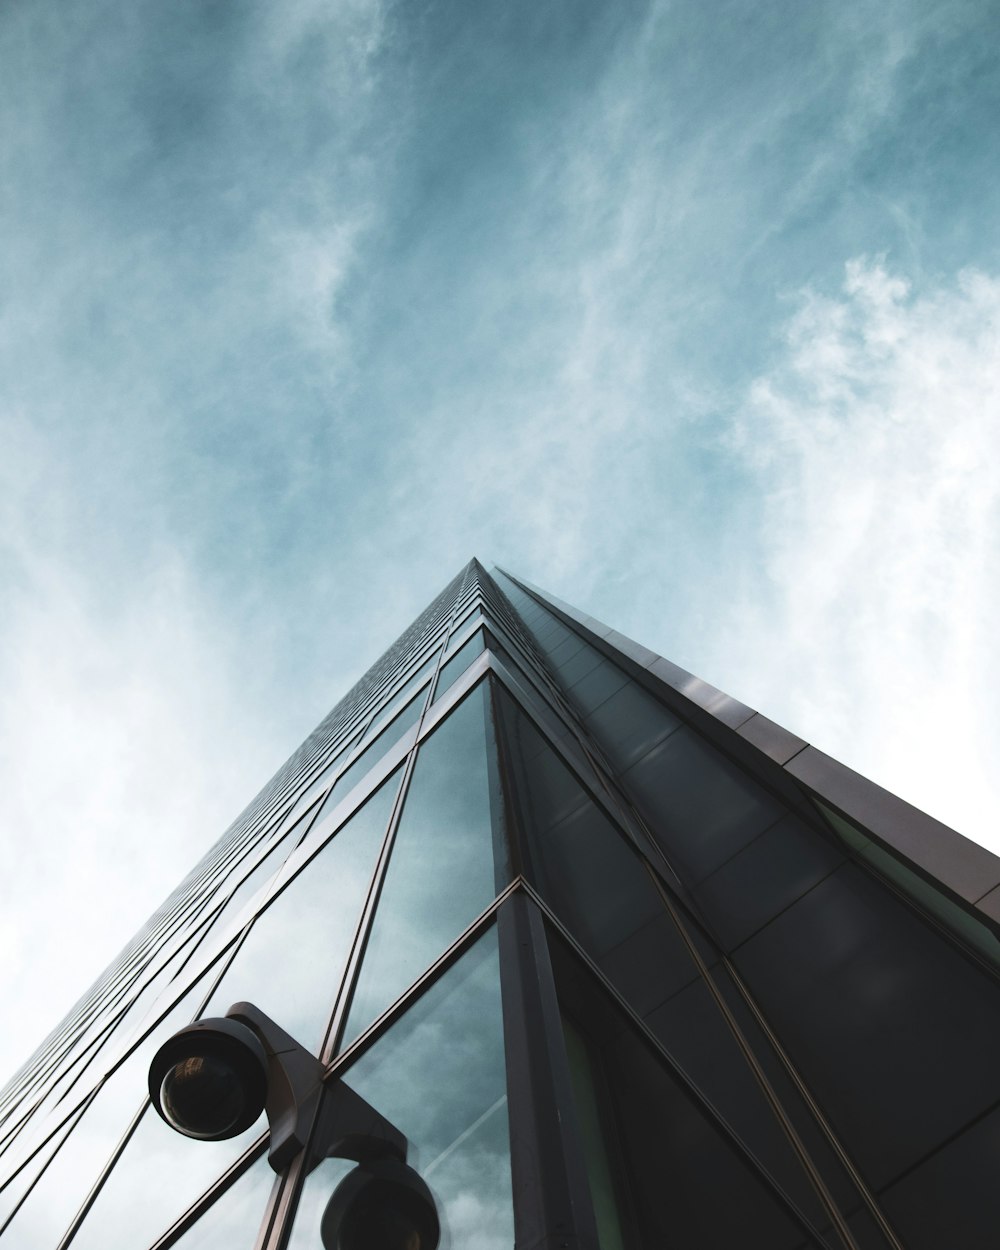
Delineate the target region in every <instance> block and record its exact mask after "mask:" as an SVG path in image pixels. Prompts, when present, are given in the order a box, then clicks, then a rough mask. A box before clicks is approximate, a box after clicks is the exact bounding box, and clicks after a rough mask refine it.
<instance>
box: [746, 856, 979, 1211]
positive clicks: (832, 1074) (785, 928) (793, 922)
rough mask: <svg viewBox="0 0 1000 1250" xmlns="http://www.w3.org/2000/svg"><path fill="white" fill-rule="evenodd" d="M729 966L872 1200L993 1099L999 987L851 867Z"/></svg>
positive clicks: (772, 926) (764, 931) (835, 875)
mask: <svg viewBox="0 0 1000 1250" xmlns="http://www.w3.org/2000/svg"><path fill="white" fill-rule="evenodd" d="M733 959H734V962H735V964H736V967H737V968H738V970H739V971H740V973H741V974H742V976H743V977H744V978H745V980H746V981H747V983H748V984H749V986H750V989H751V991H752V992H753V993H754V995H755V996H756V998H757V1000H758V1002H759V1003H760V1004H761V1005H762V1007H763V1010H764V1012H765V1015H766V1016H767V1018H768V1020H769V1021H770V1023H771V1026H772V1027H773V1028H774V1029H775V1030H776V1031H777V1032H778V1035H779V1036H780V1037H781V1039H782V1042H783V1043H784V1045H785V1047H786V1049H787V1050H788V1051H789V1053H790V1054H791V1056H792V1059H793V1060H794V1061H795V1063H796V1064H797V1065H798V1067H799V1070H800V1071H801V1072H802V1074H803V1076H804V1077H805V1079H806V1081H807V1083H808V1084H809V1086H810V1088H811V1089H812V1091H813V1093H814V1095H815V1096H816V1098H817V1099H818V1100H819V1102H820V1104H821V1105H822V1106H823V1107H824V1109H825V1111H826V1114H827V1115H828V1116H829V1118H830V1120H831V1121H832V1123H833V1125H834V1127H835V1128H836V1129H837V1131H838V1133H839V1134H840V1136H841V1139H842V1140H843V1141H844V1143H845V1145H846V1146H847V1148H848V1150H849V1151H850V1153H851V1154H852V1155H853V1157H854V1159H855V1160H856V1162H857V1163H858V1165H859V1166H860V1167H861V1169H862V1171H863V1173H864V1174H865V1176H866V1177H867V1179H868V1181H869V1183H870V1184H871V1185H873V1186H874V1187H875V1188H881V1187H882V1186H883V1185H885V1184H886V1183H887V1182H891V1181H892V1180H893V1179H894V1178H895V1177H897V1176H898V1175H900V1173H901V1172H902V1171H904V1170H905V1169H907V1168H909V1167H911V1166H913V1165H915V1164H916V1162H917V1161H918V1160H919V1159H921V1158H922V1157H924V1156H925V1155H926V1154H928V1153H929V1152H931V1151H933V1150H936V1149H938V1148H939V1147H940V1146H941V1144H942V1143H943V1142H944V1141H946V1140H947V1139H948V1138H950V1137H951V1136H952V1135H953V1134H955V1133H957V1132H960V1131H961V1130H962V1129H964V1127H965V1126H966V1125H968V1124H970V1123H972V1122H973V1121H975V1119H976V1118H977V1117H979V1116H980V1115H982V1114H983V1113H984V1112H985V1111H987V1110H988V1109H990V1108H992V1107H993V1106H994V1105H995V1104H996V1103H997V1101H998V1100H1000V1065H998V1064H997V1054H998V1053H1000V996H998V995H997V987H996V982H995V981H994V980H993V978H992V977H990V976H989V975H988V974H987V973H986V972H985V971H983V970H982V968H981V967H980V965H979V964H977V963H975V962H974V961H973V960H972V959H971V958H970V957H968V956H966V955H965V954H964V953H963V952H961V951H960V950H959V949H958V948H957V947H954V946H952V945H951V944H950V943H948V942H947V941H946V940H943V939H942V937H941V935H940V934H939V932H938V931H937V930H936V929H934V928H933V927H932V926H931V925H930V924H929V922H926V921H924V920H922V919H921V918H920V917H919V916H917V915H916V914H914V913H913V912H912V911H911V910H910V909H909V908H908V907H907V906H906V905H905V904H904V903H903V902H902V901H900V900H899V899H898V898H896V897H895V896H894V895H893V894H891V893H890V892H889V891H888V890H887V889H886V887H885V886H883V885H882V884H881V883H880V882H878V881H875V880H872V879H871V878H870V877H869V876H868V874H867V873H866V872H865V871H864V870H863V869H861V868H859V867H857V866H856V865H854V864H851V863H848V864H845V865H844V866H843V867H841V868H840V869H838V870H837V871H836V872H835V873H833V874H832V875H831V876H829V877H826V878H825V879H824V880H823V881H821V882H820V883H819V884H818V885H817V886H815V887H814V888H813V889H812V890H810V891H808V893H806V894H805V895H804V896H803V897H802V898H800V899H799V900H798V901H797V902H796V903H795V904H794V905H793V906H791V907H789V908H788V909H787V910H786V911H784V912H782V913H781V915H780V916H778V917H777V918H776V919H775V920H773V921H772V922H771V923H770V924H769V925H767V926H766V927H765V928H764V929H762V930H761V931H760V932H759V933H757V934H756V935H755V936H754V937H752V938H751V939H750V940H749V941H747V942H745V943H744V944H743V945H742V946H741V947H739V948H738V950H737V951H736V952H735V953H734V956H733Z"/></svg>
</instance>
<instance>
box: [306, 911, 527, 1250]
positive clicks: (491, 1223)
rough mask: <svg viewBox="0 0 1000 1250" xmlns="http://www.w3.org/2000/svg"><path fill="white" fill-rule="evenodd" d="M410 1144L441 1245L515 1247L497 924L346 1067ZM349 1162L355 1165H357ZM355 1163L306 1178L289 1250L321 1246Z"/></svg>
mask: <svg viewBox="0 0 1000 1250" xmlns="http://www.w3.org/2000/svg"><path fill="white" fill-rule="evenodd" d="M344 1079H345V1080H346V1082H347V1084H348V1085H350V1086H351V1088H352V1089H354V1090H356V1091H357V1092H358V1093H359V1094H360V1095H361V1096H362V1098H365V1099H367V1100H368V1102H370V1103H371V1104H372V1106H373V1107H375V1108H376V1109H377V1110H378V1111H380V1112H381V1113H382V1115H384V1116H386V1117H387V1118H388V1119H389V1120H391V1121H392V1123H393V1124H395V1125H396V1127H397V1128H398V1129H400V1131H401V1132H403V1133H405V1135H406V1137H407V1140H408V1142H409V1146H410V1149H409V1155H408V1159H407V1161H408V1162H409V1163H410V1165H411V1166H412V1167H414V1168H416V1169H417V1171H418V1172H419V1173H420V1175H421V1176H422V1177H423V1178H424V1180H425V1181H426V1182H427V1184H428V1185H429V1186H430V1188H431V1191H432V1193H433V1194H434V1198H435V1201H436V1203H437V1207H438V1214H439V1216H440V1219H441V1228H442V1237H441V1245H442V1247H452V1248H453V1250H460V1248H461V1247H470V1248H471V1247H475V1250H510V1247H511V1246H512V1245H513V1244H514V1228H513V1211H512V1198H511V1181H510V1147H509V1133H508V1127H507V1096H506V1069H505V1062H504V1048H503V1020H502V1016H501V1009H500V977H499V962H498V958H497V941H496V932H495V930H493V929H491V930H490V931H489V932H488V933H486V934H485V935H484V936H483V937H482V938H481V939H480V940H479V942H477V943H476V945H475V946H474V947H473V948H472V949H471V950H470V951H468V952H467V953H466V954H465V955H464V956H463V957H462V958H461V959H460V960H459V961H458V963H456V964H455V965H454V967H453V968H451V969H449V971H448V972H447V973H445V975H444V976H443V977H441V979H440V980H439V981H437V982H436V983H435V984H434V985H433V986H432V987H431V988H430V989H429V990H428V991H427V993H426V994H424V995H423V996H422V997H421V998H420V999H418V1000H417V1002H416V1003H415V1004H414V1005H413V1006H412V1007H411V1008H410V1010H409V1011H407V1012H406V1014H405V1015H403V1016H401V1017H400V1019H399V1020H397V1021H396V1023H395V1024H394V1025H393V1026H392V1027H391V1028H390V1029H389V1030H388V1031H387V1032H386V1033H385V1034H384V1035H383V1036H382V1037H380V1038H379V1040H378V1041H377V1042H375V1044H374V1045H373V1046H372V1047H371V1048H370V1049H369V1050H368V1051H366V1052H365V1054H364V1055H362V1056H361V1058H360V1059H359V1060H358V1061H357V1062H356V1063H354V1064H352V1065H351V1067H350V1069H349V1070H348V1071H347V1072H346V1073H345V1076H344ZM349 1166H350V1165H348V1168H349ZM348 1168H345V1166H344V1164H343V1163H342V1161H331V1162H330V1163H329V1164H326V1165H323V1166H321V1167H319V1168H317V1169H316V1171H315V1172H313V1173H312V1175H311V1176H310V1177H309V1178H308V1179H307V1181H306V1184H305V1188H304V1190H303V1195H302V1201H301V1202H300V1204H299V1211H298V1214H297V1218H296V1223H295V1228H294V1231H293V1235H292V1239H291V1242H290V1245H289V1250H314V1248H315V1247H316V1246H317V1245H318V1244H319V1240H318V1233H319V1220H320V1218H321V1216H322V1212H323V1209H324V1207H325V1205H326V1202H327V1200H328V1198H329V1196H330V1194H331V1193H332V1191H333V1188H334V1186H335V1184H336V1182H337V1180H338V1179H339V1178H340V1176H342V1175H343V1174H344V1173H345V1172H346V1170H348Z"/></svg>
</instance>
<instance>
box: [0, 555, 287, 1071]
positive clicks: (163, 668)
mask: <svg viewBox="0 0 1000 1250" xmlns="http://www.w3.org/2000/svg"><path fill="white" fill-rule="evenodd" d="M26 567H27V568H29V569H30V572H28V573H26V574H25V578H26V582H27V585H26V586H25V587H24V593H23V594H21V595H11V596H10V597H9V601H8V609H7V616H6V620H5V626H4V654H5V657H6V659H5V660H4V661H2V662H0V677H2V681H3V689H4V698H3V702H2V705H0V837H2V840H3V845H4V857H5V873H4V879H5V886H4V889H3V925H2V928H0V943H2V952H3V958H2V959H0V994H2V997H3V1001H4V1002H5V1003H6V1004H7V1012H6V1019H7V1026H6V1027H5V1030H4V1037H3V1039H2V1042H0V1047H2V1053H0V1071H11V1070H13V1068H14V1067H15V1066H16V1065H17V1064H18V1063H20V1062H21V1061H23V1060H24V1059H25V1058H27V1056H28V1054H29V1053H30V1051H31V1050H32V1049H33V1047H34V1046H35V1045H37V1044H38V1042H39V1040H40V1036H41V1034H42V1033H43V1032H44V1030H45V1029H46V1028H48V1027H51V1026H53V1025H54V1024H55V1023H56V1022H57V1021H58V1019H59V1018H60V1017H61V1016H62V1015H63V1014H64V1013H65V1011H66V1010H67V1009H68V1008H69V1007H70V1005H71V1004H72V1003H73V1002H74V1001H75V999H76V998H78V997H79V995H80V994H81V993H82V992H83V991H84V990H85V989H86V988H87V986H88V985H89V984H90V983H91V982H92V981H93V979H94V977H95V976H96V975H97V974H98V973H99V972H100V970H101V968H102V967H103V966H104V965H105V964H107V963H109V962H110V960H111V959H112V958H113V957H114V956H115V955H116V954H117V953H118V951H119V950H120V949H121V947H122V946H124V944H125V943H126V941H128V939H129V938H130V937H131V936H132V934H133V933H134V932H135V931H136V930H137V929H138V928H139V927H140V925H142V924H143V923H144V921H145V920H146V918H147V917H148V916H149V914H150V913H151V912H152V911H153V909H154V908H155V907H156V906H157V905H158V904H159V902H160V901H161V900H162V898H163V897H164V896H165V895H166V894H167V892H168V891H169V890H170V889H172V888H173V886H174V885H175V884H176V883H177V882H178V881H179V880H180V878H181V877H182V876H183V875H184V874H185V873H186V872H187V871H188V869H189V868H190V867H191V865H192V864H193V863H194V862H195V861H196V860H197V859H199V858H200V857H201V855H202V854H203V853H204V852H205V851H206V849H207V848H208V847H209V846H210V845H211V843H212V842H213V841H214V840H215V838H216V837H218V835H219V834H220V833H221V832H222V830H223V829H224V828H225V827H226V826H227V825H228V824H229V823H230V821H231V820H232V818H233V817H234V816H235V815H236V813H237V812H238V811H239V810H240V809H241V808H242V807H243V806H244V804H245V803H246V802H247V801H248V800H249V799H250V797H251V796H252V795H253V793H254V792H255V791H256V790H257V789H259V787H260V784H261V782H262V780H263V779H266V777H267V776H268V774H269V772H270V771H273V768H274V766H275V764H276V763H277V762H279V760H280V757H281V752H282V750H283V748H284V747H285V746H286V745H287V743H282V742H280V741H278V740H276V738H277V733H280V730H281V728H282V726H281V723H280V721H279V722H278V726H277V733H276V731H275V726H274V722H273V721H271V720H269V718H268V717H267V716H266V715H265V714H264V709H263V707H262V706H261V704H260V702H259V700H258V696H257V693H256V692H255V690H254V683H253V682H252V681H250V682H248V681H247V680H246V678H245V675H244V674H243V672H241V659H240V655H239V653H238V647H237V648H235V649H234V647H233V644H232V640H228V645H227V640H226V639H224V638H223V637H221V636H220V633H219V631H218V630H217V629H215V628H213V626H212V621H211V613H210V610H209V608H208V605H207V604H205V603H203V602H202V601H201V600H200V597H199V595H198V594H196V593H195V591H194V590H193V589H192V587H191V585H190V584H189V581H188V578H187V575H186V573H185V570H184V569H183V567H182V566H180V565H179V564H178V563H177V562H172V561H170V560H169V559H165V560H164V562H163V563H162V564H161V565H160V566H159V567H156V568H153V569H151V570H150V571H149V572H147V573H146V574H145V575H144V576H142V577H141V578H140V579H137V583H136V584H135V585H133V586H132V587H130V588H129V589H127V590H122V591H121V593H120V598H119V600H118V602H117V604H116V605H115V606H114V607H113V608H110V609H109V606H108V605H107V604H106V603H102V604H97V603H95V602H94V600H93V596H92V595H88V593H87V591H86V590H85V588H84V585H83V583H82V581H81V579H80V578H79V577H78V576H76V575H75V574H74V572H73V570H72V569H71V568H67V567H66V566H65V565H61V564H58V563H55V562H52V561H49V560H47V559H46V557H45V556H44V555H42V554H41V553H39V552H36V553H35V554H34V558H33V560H32V562H31V564H30V566H26ZM234 650H235V653H234ZM246 725H250V726H253V727H254V728H253V729H252V731H251V730H245V729H243V730H242V731H241V727H242V726H246ZM39 969H44V970H45V972H44V978H39V975H38V973H39Z"/></svg>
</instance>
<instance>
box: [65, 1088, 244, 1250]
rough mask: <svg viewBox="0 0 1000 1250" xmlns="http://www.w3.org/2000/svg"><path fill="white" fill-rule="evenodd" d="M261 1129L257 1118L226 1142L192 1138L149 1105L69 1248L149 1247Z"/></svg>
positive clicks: (130, 1249) (127, 1249)
mask: <svg viewBox="0 0 1000 1250" xmlns="http://www.w3.org/2000/svg"><path fill="white" fill-rule="evenodd" d="M264 1128H266V1121H264V1119H263V1117H262V1118H261V1120H260V1122H259V1123H258V1124H256V1125H254V1126H253V1127H252V1128H249V1129H247V1131H246V1132H245V1133H241V1134H240V1136H239V1137H235V1138H233V1139H232V1140H230V1141H221V1142H207V1141H192V1140H191V1138H188V1137H182V1136H181V1135H180V1134H179V1133H175V1132H174V1130H173V1129H170V1128H168V1127H167V1126H166V1124H164V1122H163V1121H162V1120H161V1119H160V1117H159V1116H158V1115H157V1114H156V1112H155V1111H154V1110H153V1109H152V1107H148V1108H147V1110H146V1114H145V1115H144V1116H143V1117H142V1119H141V1121H140V1122H139V1127H138V1128H137V1129H136V1131H135V1133H134V1134H133V1136H132V1137H131V1138H130V1140H129V1143H128V1145H127V1146H126V1147H125V1149H124V1151H123V1152H122V1156H121V1158H120V1159H119V1160H118V1162H117V1163H116V1164H115V1167H114V1169H113V1170H112V1172H111V1174H110V1175H109V1177H108V1179H107V1181H106V1182H105V1184H104V1188H103V1189H102V1190H101V1192H100V1193H99V1194H98V1195H97V1200H96V1201H95V1203H94V1205H93V1207H91V1209H90V1212H89V1213H88V1215H87V1217H86V1218H85V1219H84V1221H83V1224H82V1225H81V1226H80V1231H79V1232H78V1233H77V1235H76V1237H75V1238H74V1240H73V1246H74V1247H76V1248H77V1250H136V1248H137V1247H140V1246H142V1247H145V1246H149V1245H152V1243H153V1242H154V1241H155V1240H156V1239H157V1238H158V1237H159V1236H160V1235H161V1234H162V1233H165V1232H166V1231H167V1229H168V1228H170V1227H171V1226H172V1225H173V1224H174V1223H176V1221H177V1220H178V1219H180V1217H181V1216H182V1215H183V1214H184V1212H185V1211H186V1210H187V1209H188V1207H190V1206H191V1205H192V1203H194V1202H195V1201H196V1200H197V1199H198V1198H200V1197H201V1195H202V1194H203V1193H204V1192H205V1190H207V1189H208V1188H209V1186H210V1185H212V1184H213V1182H214V1181H215V1180H216V1179H217V1178H218V1177H219V1176H221V1175H222V1173H223V1172H225V1171H226V1169H227V1168H228V1167H229V1166H230V1165H231V1164H233V1163H235V1162H236V1160H237V1159H238V1158H239V1157H240V1155H241V1154H243V1152H244V1151H245V1150H246V1149H247V1147H248V1146H250V1145H251V1144H252V1143H253V1142H254V1141H255V1140H256V1138H258V1137H259V1136H260V1134H261V1132H262V1130H263V1129H264ZM140 1195H141V1200H138V1201H137V1197H138V1196H140Z"/></svg>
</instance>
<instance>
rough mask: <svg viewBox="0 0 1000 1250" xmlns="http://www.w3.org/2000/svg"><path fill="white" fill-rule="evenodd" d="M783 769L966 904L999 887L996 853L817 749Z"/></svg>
mask: <svg viewBox="0 0 1000 1250" xmlns="http://www.w3.org/2000/svg"><path fill="white" fill-rule="evenodd" d="M786 771H787V772H789V773H790V774H791V775H792V776H793V777H795V778H796V779H797V780H798V781H800V782H802V784H803V785H805V786H808V787H809V789H810V790H812V791H813V792H814V793H815V794H816V795H817V796H818V797H819V798H821V799H823V800H824V802H827V803H829V804H830V805H831V806H832V807H834V808H836V809H838V810H839V811H841V812H842V813H843V814H844V815H845V816H847V817H848V819H850V820H854V821H856V822H857V823H858V824H860V825H862V826H863V827H864V828H865V829H867V830H868V831H869V832H871V833H872V834H874V835H875V837H876V838H878V839H879V840H881V841H883V842H885V843H886V845H888V846H889V847H890V848H891V849H893V850H895V851H898V852H900V853H901V854H902V855H904V856H905V857H906V859H907V860H909V862H910V863H911V864H913V865H914V867H915V868H917V869H918V870H919V871H922V872H923V873H925V874H927V875H929V876H930V877H932V878H934V879H935V880H937V881H940V882H941V883H942V884H943V885H946V886H947V887H948V888H949V889H950V890H952V891H954V893H955V894H957V895H958V896H959V897H960V898H963V899H965V900H966V901H967V902H969V903H975V902H976V901H977V900H978V899H980V898H982V897H983V895H984V894H986V893H987V892H988V891H989V890H991V889H993V888H994V887H995V886H997V885H1000V859H998V858H997V856H995V855H992V854H991V853H990V852H989V851H987V850H985V849H984V848H983V847H981V846H977V845H976V843H974V842H970V841H969V840H968V839H967V838H963V837H962V835H961V834H959V833H956V832H955V830H954V829H949V827H948V826H947V825H943V824H942V823H941V822H940V821H939V820H935V819H934V817H933V816H927V815H926V814H925V813H924V812H922V811H920V810H919V809H918V808H916V807H911V806H910V804H909V803H906V802H904V800H903V799H900V798H897V797H896V796H895V795H894V794H890V793H889V791H888V790H883V789H882V787H881V786H877V785H875V783H874V782H872V781H869V780H868V779H867V778H865V777H862V776H860V775H859V774H858V773H855V772H852V770H851V769H849V768H847V767H845V765H843V764H838V762H837V761H836V760H834V759H831V758H830V756H829V755H824V754H823V752H822V751H817V750H816V748H815V747H807V748H806V749H805V750H804V751H802V752H800V753H799V754H798V755H796V756H795V758H794V759H792V760H790V761H789V763H788V764H787V765H786Z"/></svg>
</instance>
